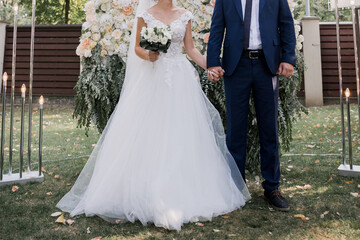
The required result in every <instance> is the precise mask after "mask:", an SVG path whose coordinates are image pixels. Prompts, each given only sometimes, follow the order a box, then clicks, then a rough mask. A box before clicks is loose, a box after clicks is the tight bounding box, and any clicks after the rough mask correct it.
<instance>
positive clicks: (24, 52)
mask: <svg viewBox="0 0 360 240" xmlns="http://www.w3.org/2000/svg"><path fill="white" fill-rule="evenodd" d="M30 30H31V29H30V27H29V26H19V27H18V38H17V59H16V61H17V63H16V91H17V92H20V90H19V89H20V87H21V85H22V84H23V83H25V84H26V86H27V87H28V86H29V84H28V83H29V65H30V64H29V60H30V34H31V33H30ZM80 34H81V25H55V26H54V25H39V26H36V32H35V53H34V82H33V93H34V94H46V95H47V96H48V95H74V93H75V91H74V90H73V88H74V86H75V83H76V81H77V78H78V76H79V69H80V59H79V57H78V56H77V55H76V54H75V50H76V47H77V45H78V44H79V37H80ZM12 41H13V27H12V26H8V27H7V28H6V44H5V59H4V71H6V72H7V73H8V74H9V75H11V62H12Z"/></svg>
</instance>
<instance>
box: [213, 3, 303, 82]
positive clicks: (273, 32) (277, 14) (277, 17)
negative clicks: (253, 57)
mask: <svg viewBox="0 0 360 240" xmlns="http://www.w3.org/2000/svg"><path fill="white" fill-rule="evenodd" d="M259 11H260V14H259V25H260V35H261V41H262V48H263V51H264V55H265V58H266V62H267V65H268V67H269V69H270V71H271V72H272V73H273V74H274V75H276V73H277V70H278V67H279V64H280V62H287V63H290V64H292V65H294V66H295V64H296V53H295V47H296V39H295V30H294V21H293V18H292V15H291V11H290V8H289V5H288V1H287V0H260V5H259ZM224 36H225V40H224ZM223 40H224V41H223ZM243 40H244V20H243V13H242V6H241V0H216V3H215V9H214V14H213V17H212V24H211V30H210V38H209V43H208V50H207V67H208V68H209V67H214V66H222V67H223V68H224V70H225V75H227V76H230V75H231V74H232V73H233V72H234V70H235V68H236V66H237V64H238V62H239V60H240V58H241V55H242V52H243ZM222 45H224V52H223V56H222V65H221V63H220V53H221V47H222Z"/></svg>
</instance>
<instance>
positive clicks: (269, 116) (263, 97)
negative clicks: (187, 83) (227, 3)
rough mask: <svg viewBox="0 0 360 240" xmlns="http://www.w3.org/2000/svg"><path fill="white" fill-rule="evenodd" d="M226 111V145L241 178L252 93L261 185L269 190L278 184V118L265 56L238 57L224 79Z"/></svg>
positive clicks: (272, 79)
mask: <svg viewBox="0 0 360 240" xmlns="http://www.w3.org/2000/svg"><path fill="white" fill-rule="evenodd" d="M224 81H225V97H226V108H227V132H226V133H227V136H226V142H227V145H228V148H229V151H230V153H231V154H232V155H233V157H234V159H235V161H236V164H237V166H238V167H239V170H240V172H241V174H242V176H243V178H244V179H245V164H246V138H247V130H248V113H249V100H250V95H251V91H252V92H253V96H254V102H255V110H256V119H257V124H258V129H259V138H260V159H261V173H262V176H263V178H264V181H263V182H262V186H263V188H264V189H265V190H269V191H272V190H274V189H276V188H278V186H279V183H280V162H279V138H278V128H277V116H278V95H279V89H278V77H277V76H274V75H273V74H272V73H271V71H270V70H269V68H268V66H267V64H266V60H265V57H264V56H262V57H260V58H259V59H250V58H248V57H246V56H242V57H241V59H240V61H239V63H238V65H237V67H236V69H235V72H234V73H233V74H232V75H231V76H225V80H224Z"/></svg>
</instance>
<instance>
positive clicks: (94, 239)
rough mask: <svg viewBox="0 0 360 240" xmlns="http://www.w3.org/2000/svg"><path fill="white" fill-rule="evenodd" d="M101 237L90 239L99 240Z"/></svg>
mask: <svg viewBox="0 0 360 240" xmlns="http://www.w3.org/2000/svg"><path fill="white" fill-rule="evenodd" d="M101 238H102V237H96V238H92V239H91V240H100V239H101Z"/></svg>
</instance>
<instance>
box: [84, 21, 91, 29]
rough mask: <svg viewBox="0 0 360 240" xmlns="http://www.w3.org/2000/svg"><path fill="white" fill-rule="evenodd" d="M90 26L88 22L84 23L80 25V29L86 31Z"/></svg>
mask: <svg viewBox="0 0 360 240" xmlns="http://www.w3.org/2000/svg"><path fill="white" fill-rule="evenodd" d="M90 26H91V24H90V23H89V22H84V23H83V24H82V29H83V30H88V29H89V28H90Z"/></svg>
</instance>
